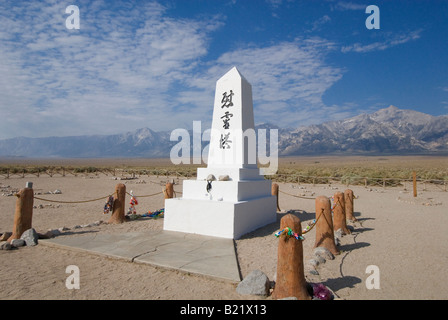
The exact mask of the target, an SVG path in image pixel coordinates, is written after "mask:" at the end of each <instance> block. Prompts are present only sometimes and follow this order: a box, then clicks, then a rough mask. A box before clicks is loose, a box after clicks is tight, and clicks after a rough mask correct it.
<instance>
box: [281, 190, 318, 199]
mask: <svg viewBox="0 0 448 320" xmlns="http://www.w3.org/2000/svg"><path fill="white" fill-rule="evenodd" d="M278 191H279V192H281V193H284V194H287V195H288V196H291V197H296V198H301V199H308V200H314V199H315V198H310V197H302V196H296V195H294V194H290V193H287V192H284V191H282V190H278Z"/></svg>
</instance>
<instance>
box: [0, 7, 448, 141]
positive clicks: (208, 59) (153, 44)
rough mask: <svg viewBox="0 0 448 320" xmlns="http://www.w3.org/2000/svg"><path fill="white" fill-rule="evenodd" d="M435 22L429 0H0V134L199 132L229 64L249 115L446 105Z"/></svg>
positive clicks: (320, 116) (288, 118)
mask: <svg viewBox="0 0 448 320" xmlns="http://www.w3.org/2000/svg"><path fill="white" fill-rule="evenodd" d="M69 5H76V6H78V7H79V13H80V29H79V30H77V29H71V30H69V29H67V28H66V19H67V17H68V16H69V15H70V14H67V13H65V9H66V7H67V6H69ZM368 5H376V6H377V7H378V8H379V10H380V29H372V30H369V29H367V28H366V25H365V22H366V19H367V18H368V17H369V16H370V13H366V12H365V10H366V7H367V6H368ZM447 17H448V1H442V0H440V1H437V0H432V1H412V0H408V1H395V0H389V1H338V0H332V1H330V0H328V1H310V0H307V1H294V0H223V1H219V0H171V1H159V2H157V1H154V2H153V1H143V0H140V1H138V0H137V1H87V0H71V1H68V2H66V1H56V0H45V1H14V0H0V115H1V117H0V139H6V138H11V137H16V136H27V137H45V136H69V135H85V134H89V135H90V134H114V133H122V132H127V131H134V130H136V129H138V128H143V127H149V128H151V129H153V130H155V131H161V130H169V131H170V130H173V129H175V128H185V129H191V128H192V122H193V121H197V120H200V121H202V123H203V129H205V128H206V127H207V126H208V125H210V122H211V117H212V107H213V97H214V89H215V83H216V80H218V79H219V77H221V76H222V75H223V74H224V73H226V72H227V71H228V70H229V69H230V68H231V67H233V66H236V67H237V68H238V69H239V70H240V72H241V73H242V74H243V75H244V76H245V78H246V79H247V80H248V81H249V82H250V83H251V84H252V87H253V99H254V112H255V122H256V123H262V122H271V123H274V124H277V125H279V126H280V127H299V126H301V125H308V124H318V123H322V122H325V121H329V120H338V119H343V118H346V117H350V116H355V115H358V114H361V113H366V112H367V113H370V112H374V111H376V110H379V109H381V108H385V107H388V106H389V105H395V106H397V107H399V108H402V109H412V110H417V111H421V112H425V113H429V114H432V115H443V114H447V113H448V36H447V35H448V19H447Z"/></svg>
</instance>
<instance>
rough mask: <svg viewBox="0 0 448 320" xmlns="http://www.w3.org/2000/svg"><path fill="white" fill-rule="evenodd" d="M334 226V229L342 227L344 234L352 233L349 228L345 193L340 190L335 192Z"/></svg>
mask: <svg viewBox="0 0 448 320" xmlns="http://www.w3.org/2000/svg"><path fill="white" fill-rule="evenodd" d="M333 227H334V231H338V230H339V229H342V232H343V234H351V232H350V230H349V229H348V228H347V221H346V215H345V199H344V194H343V193H342V192H340V191H338V192H336V193H335V194H334V207H333Z"/></svg>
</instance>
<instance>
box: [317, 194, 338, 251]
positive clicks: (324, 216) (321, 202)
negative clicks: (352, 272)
mask: <svg viewBox="0 0 448 320" xmlns="http://www.w3.org/2000/svg"><path fill="white" fill-rule="evenodd" d="M315 201H316V225H315V228H316V242H315V243H314V248H317V247H324V248H327V249H328V250H329V251H330V252H331V253H332V254H335V255H336V254H339V250H338V249H337V248H336V243H335V241H334V231H333V220H332V218H331V201H330V199H329V198H328V197H326V196H318V197H316V200H315Z"/></svg>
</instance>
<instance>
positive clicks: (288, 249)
mask: <svg viewBox="0 0 448 320" xmlns="http://www.w3.org/2000/svg"><path fill="white" fill-rule="evenodd" d="M286 227H288V228H291V229H292V230H294V231H295V232H297V233H298V234H299V235H302V227H301V223H300V219H299V218H298V217H296V216H295V215H292V214H287V215H285V216H284V217H283V218H282V219H281V220H280V229H284V228H286ZM272 297H273V298H274V299H282V298H286V297H296V298H297V299H298V300H311V296H310V294H309V293H308V290H307V283H306V280H305V273H304V267H303V245H302V241H301V240H296V239H295V238H294V237H289V236H287V235H282V236H280V237H279V242H278V259H277V280H276V283H275V288H274V292H273V293H272Z"/></svg>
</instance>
